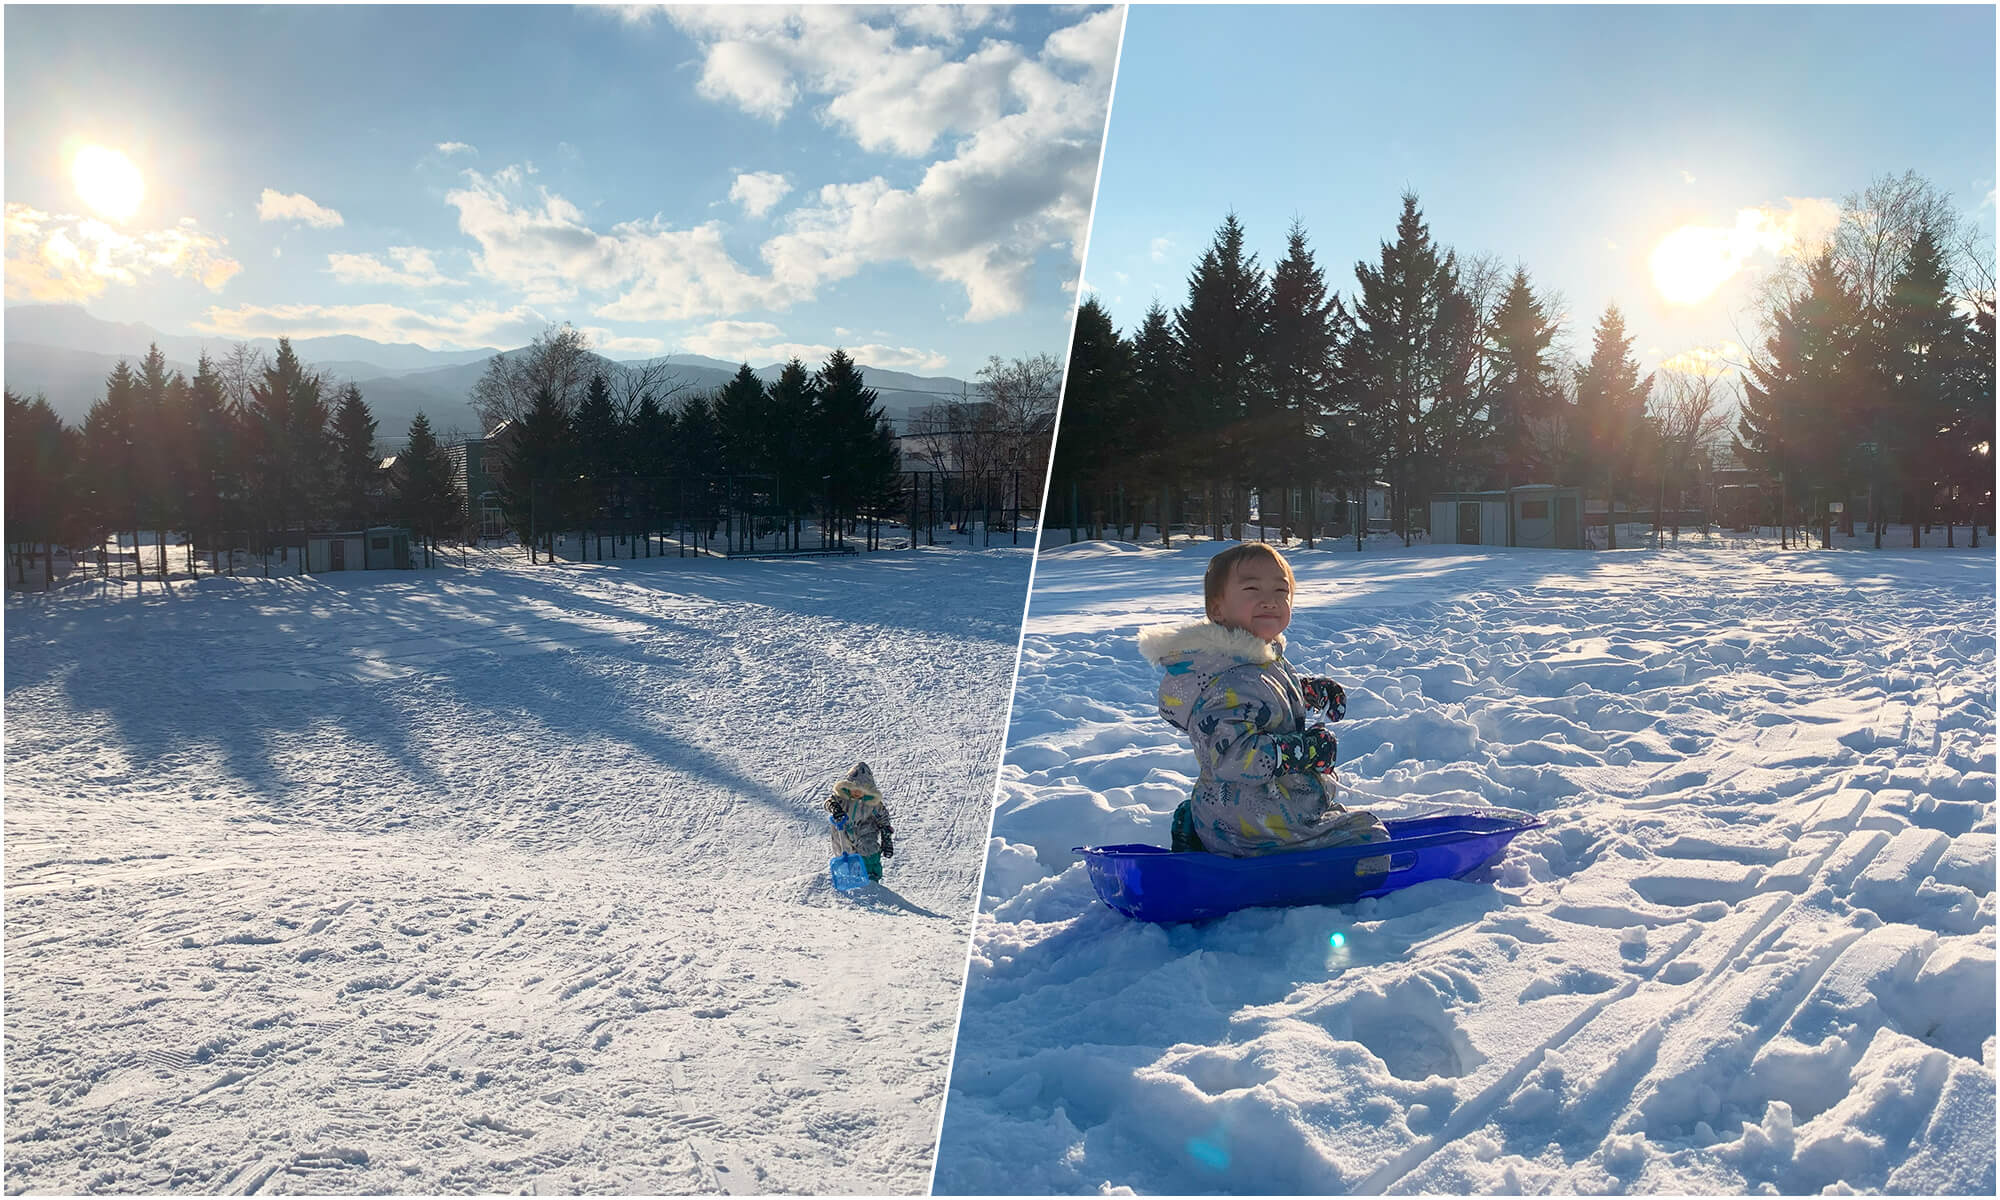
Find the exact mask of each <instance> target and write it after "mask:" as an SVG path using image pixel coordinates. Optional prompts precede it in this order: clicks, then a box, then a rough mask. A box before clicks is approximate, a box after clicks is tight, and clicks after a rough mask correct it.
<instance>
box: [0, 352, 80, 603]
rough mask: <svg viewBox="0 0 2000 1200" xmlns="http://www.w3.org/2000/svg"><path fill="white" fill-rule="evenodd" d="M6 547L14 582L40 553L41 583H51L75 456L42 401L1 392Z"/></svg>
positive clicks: (67, 519) (66, 520) (67, 516)
mask: <svg viewBox="0 0 2000 1200" xmlns="http://www.w3.org/2000/svg"><path fill="white" fill-rule="evenodd" d="M6 429H7V436H6V439H5V440H6V460H7V532H6V537H7V543H8V545H9V546H11V547H12V548H13V552H14V554H13V557H14V568H15V574H14V578H15V580H16V582H18V583H22V584H25V583H26V582H27V564H28V561H29V558H30V556H31V555H32V554H33V553H34V550H35V547H36V546H37V545H39V546H40V547H41V550H42V567H43V575H42V579H43V581H44V582H45V583H47V582H52V581H53V580H54V571H55V548H54V547H55V543H56V541H57V539H58V538H59V537H60V536H61V534H60V531H61V530H62V529H63V528H64V527H65V526H67V525H73V524H74V523H75V522H74V517H73V516H72V515H71V510H72V509H73V507H74V506H75V503H76V498H75V495H74V492H73V488H74V483H75V480H74V473H73V469H72V468H73V463H74V457H73V455H72V454H71V453H70V449H71V441H72V437H71V433H70V431H69V430H68V429H67V428H65V427H64V425H63V422H62V418H61V417H59V416H57V415H56V411H55V410H54V409H53V408H51V407H49V402H48V400H47V399H46V398H45V397H42V396H40V395H37V396H35V397H34V398H33V399H32V400H28V399H23V398H22V397H20V396H16V395H15V394H14V393H13V391H12V390H8V391H7V392H6Z"/></svg>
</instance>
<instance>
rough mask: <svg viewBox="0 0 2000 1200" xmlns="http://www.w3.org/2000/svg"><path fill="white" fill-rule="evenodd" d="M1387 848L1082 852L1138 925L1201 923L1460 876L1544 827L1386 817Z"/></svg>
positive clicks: (1506, 817) (1476, 815)
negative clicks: (1247, 853)
mask: <svg viewBox="0 0 2000 1200" xmlns="http://www.w3.org/2000/svg"><path fill="white" fill-rule="evenodd" d="M1382 823H1383V825H1385V826H1387V828H1388V830H1389V840H1388V841H1386V842H1370V843H1368V844H1367V845H1362V846H1340V847H1336V848H1335V849H1332V850H1300V851H1297V852H1294V853H1289V854H1267V855H1262V856H1260V857H1256V858H1227V857H1224V856H1223V855H1220V854H1176V853H1174V852H1173V851H1171V850H1163V849H1161V848H1160V847H1158V846H1078V847H1076V852H1077V853H1078V854H1081V855H1082V856H1083V858H1084V861H1085V862H1086V863H1088V864H1089V867H1090V883H1091V886H1093V887H1095V888H1096V889H1097V894H1098V895H1099V896H1100V897H1102V898H1103V900H1104V902H1105V903H1106V904H1109V905H1110V906H1111V907H1113V908H1115V909H1117V910H1118V911H1119V912H1122V913H1124V914H1125V915H1126V916H1128V917H1135V918H1137V919H1138V920H1141V921H1201V920H1205V919H1207V918H1209V917H1219V916H1221V915H1223V914H1224V913H1231V912H1235V911H1236V910H1237V909H1239V908H1259V907H1272V908H1282V907H1286V906H1290V905H1298V904H1346V903H1348V902H1349V901H1353V900H1362V899H1365V898H1367V897H1369V896H1380V895H1383V894H1385V893H1388V892H1393V891H1395V890H1397V889H1398V888H1406V887H1409V886H1410V885H1411V884H1413V883H1422V882H1424V881H1425V880H1427V879H1456V878H1457V877H1459V876H1460V875H1464V874H1467V873H1469V872H1471V871H1475V870H1477V869H1479V868H1480V867H1482V866H1484V865H1486V864H1487V863H1489V862H1492V861H1493V860H1495V859H1497V858H1499V857H1500V855H1501V853H1502V852H1503V851H1505V850H1506V848H1507V843H1508V841H1509V840H1511V839H1512V838H1513V837H1514V835H1515V834H1517V833H1522V832H1525V831H1526V830H1530V829H1539V828H1541V826H1542V822H1541V821H1539V820H1537V819H1536V818H1535V817H1533V816H1532V815H1530V814H1528V813H1524V812H1516V811H1514V810H1513V809H1508V808H1476V809H1471V810H1469V811H1464V812H1455V813H1451V814H1448V815H1445V816H1435V817H1412V818H1408V819H1404V820H1394V821H1384V822H1382Z"/></svg>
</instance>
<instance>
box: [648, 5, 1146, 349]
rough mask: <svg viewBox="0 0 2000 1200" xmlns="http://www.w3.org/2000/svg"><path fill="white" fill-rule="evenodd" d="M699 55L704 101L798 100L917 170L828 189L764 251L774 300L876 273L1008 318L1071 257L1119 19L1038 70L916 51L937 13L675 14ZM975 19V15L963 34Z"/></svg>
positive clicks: (1056, 51) (1108, 19)
mask: <svg viewBox="0 0 2000 1200" xmlns="http://www.w3.org/2000/svg"><path fill="white" fill-rule="evenodd" d="M668 16H669V18H670V19H671V20H672V21H673V22H674V23H675V24H676V25H677V26H679V27H680V28H681V29H682V30H683V31H685V32H687V33H688V34H690V35H691V36H693V37H694V38H695V39H696V41H697V42H700V43H701V44H702V45H703V47H704V73H703V85H702V86H703V94H704V95H708V96H711V97H712V98H715V99H718V100H723V101H726V102H733V103H735V104H736V105H737V106H738V107H740V108H742V109H743V110H744V111H746V112H749V113H752V114H755V115H760V116H766V117H773V118H775V117H777V116H781V115H782V114H783V113H784V112H785V111H787V110H788V109H789V108H790V107H791V106H792V105H793V104H794V103H795V102H796V101H797V100H798V99H799V98H800V97H801V96H802V95H805V94H808V93H810V94H811V95H814V96H817V97H824V98H825V103H824V106H823V107H822V108H821V109H820V111H819V115H820V117H821V119H822V120H823V121H825V122H827V123H828V124H830V125H833V126H834V127H835V128H837V129H841V130H843V131H845V132H846V133H847V134H848V135H849V136H850V137H852V138H853V139H854V140H855V142H856V143H857V144H858V145H860V146H861V147H862V148H863V149H866V150H872V151H879V152H885V153H894V154H899V155H903V156H912V157H913V156H919V155H924V154H928V153H930V151H931V149H932V147H933V146H934V145H935V144H936V143H937V142H938V141H939V140H940V139H943V138H946V137H955V138H956V139H957V141H956V144H955V145H954V147H953V150H952V156H951V157H948V158H943V159H939V160H937V161H933V162H932V163H930V165H929V166H928V167H927V168H926V169H925V171H924V173H923V176H922V179H921V181H920V182H919V183H918V184H917V185H916V186H915V187H911V188H897V187H894V186H892V185H890V184H889V183H888V182H887V181H886V180H885V179H884V178H882V177H879V176H878V177H876V178H874V179H870V180H866V181H862V182H852V183H834V184H828V185H826V186H824V187H822V188H820V189H819V192H818V200H817V203H816V204H813V205H810V206H808V207H804V208H801V209H799V210H797V211H795V212H793V213H792V214H790V215H789V216H788V217H787V218H786V221H787V229H786V232H785V233H783V234H781V235H779V236H778V237H775V238H773V239H771V240H770V241H768V242H766V243H765V245H764V246H763V247H762V249H761V254H762V257H763V258H764V261H765V262H766V263H767V264H768V265H769V266H770V268H771V274H772V277H773V280H774V281H776V282H777V283H778V284H779V285H781V287H782V290H785V291H788V292H793V293H801V294H810V293H811V292H813V291H814V290H815V289H817V288H818V287H819V286H820V285H822V284H824V283H826V282H830V281H834V280H839V279H842V278H846V277H848V276H851V275H853V274H855V273H856V272H857V271H859V270H861V269H863V268H864V267H867V266H869V265H871V264H875V263H882V262H896V261H903V262H908V263H910V264H911V265H913V266H915V267H916V268H917V269H918V270H920V271H922V272H924V273H926V274H929V275H931V276H933V277H934V278H938V279H942V280H947V281H949V282H952V283H956V284H959V285H960V286H962V287H963V288H964V290H965V295H966V303H967V307H966V316H967V318H968V319H970V320H983V319H987V318H992V317H998V316H1004V315H1006V314H1009V313H1012V312H1016V311H1018V310H1019V309H1020V308H1021V307H1022V306H1023V305H1024V304H1025V303H1026V298H1027V297H1026V288H1027V278H1028V274H1029V271H1030V269H1031V267H1032V266H1033V264H1034V262H1035V260H1036V259H1037V257H1039V256H1040V255H1041V254H1042V253H1043V252H1044V251H1046V250H1047V249H1048V248H1050V247H1051V246H1068V247H1069V249H1070V251H1071V254H1072V256H1073V257H1080V255H1081V249H1082V247H1081V243H1082V239H1083V233H1084V230H1085V228H1086V225H1087V221H1088V218H1089V210H1090V197H1091V191H1092V185H1093V183H1094V182H1095V177H1096V170H1097V157H1098V155H1097V151H1098V144H1099V140H1100V138H1101V136H1102V133H1103V127H1104V111H1105V105H1106V102H1107V100H1108V97H1109V93H1110V78H1111V69H1112V65H1113V62H1114V60H1115V56H1116V51H1117V45H1118V36H1119V32H1120V29H1121V28H1122V22H1123V13H1122V10H1119V9H1105V10H1100V11H1097V12H1095V13H1091V14H1089V15H1087V16H1084V17H1082V18H1080V19H1079V20H1077V21H1076V22H1075V23H1073V24H1072V25H1070V26H1068V27H1066V28H1064V29H1060V30H1058V31H1056V32H1055V33H1053V34H1051V35H1050V36H1049V38H1048V39H1047V41H1046V42H1045V43H1044V45H1043V46H1042V48H1041V51H1040V53H1039V54H1038V55H1032V54H1031V53H1030V50H1029V48H1026V47H1023V46H1020V45H1017V44H1013V43H1009V42H1004V41H998V40H993V39H988V40H987V41H985V42H984V43H983V44H982V45H980V46H979V47H978V48H977V49H976V50H974V51H973V52H972V53H971V54H970V55H968V56H966V57H965V58H963V59H960V60H952V59H950V58H949V57H948V56H947V54H946V53H945V51H944V50H943V49H940V48H939V47H937V46H935V45H930V44H925V43H923V42H921V40H919V41H916V42H914V43H913V42H912V41H911V39H910V38H909V37H908V36H906V35H907V34H908V33H909V32H910V31H915V33H916V34H918V35H922V36H931V35H933V34H935V33H936V32H937V30H938V29H940V28H942V26H941V25H939V24H938V20H937V18H936V17H935V14H917V15H915V16H914V17H913V16H912V14H911V13H910V12H909V10H890V11H888V12H882V11H874V10H867V11H864V10H856V9H849V8H811V9H806V10H774V9H765V8H759V9H729V8H724V9H717V8H707V9H674V10H672V11H671V12H670V13H669V14H668ZM964 19H967V20H970V19H971V18H970V16H968V17H966V18H964Z"/></svg>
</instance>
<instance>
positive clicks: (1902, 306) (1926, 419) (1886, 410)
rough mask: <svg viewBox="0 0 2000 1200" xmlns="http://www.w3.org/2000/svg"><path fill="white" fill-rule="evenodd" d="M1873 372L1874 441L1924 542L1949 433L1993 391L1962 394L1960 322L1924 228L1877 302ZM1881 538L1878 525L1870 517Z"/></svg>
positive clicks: (1915, 536)
mask: <svg viewBox="0 0 2000 1200" xmlns="http://www.w3.org/2000/svg"><path fill="white" fill-rule="evenodd" d="M1880 328H1881V330H1882V333H1883V338H1882V344H1881V354H1882V361H1881V363H1880V373H1879V376H1878V377H1879V378H1882V379H1883V381H1884V382H1885V383H1886V384H1887V387H1886V389H1885V390H1886V395H1885V396H1884V397H1883V399H1884V400H1885V401H1886V403H1885V404H1884V405H1882V406H1880V407H1878V408H1877V409H1876V410H1875V412H1876V414H1877V415H1878V417H1879V420H1878V422H1877V423H1876V433H1877V440H1878V443H1881V444H1883V447H1884V451H1885V454H1884V457H1889V458H1893V460H1894V463H1895V470H1896V472H1897V474H1899V475H1900V476H1901V477H1902V479H1903V481H1904V486H1905V488H1906V490H1907V492H1908V494H1909V495H1910V497H1911V499H1912V501H1913V503H1911V504H1910V505H1909V506H1908V512H1909V518H1910V543H1911V545H1913V546H1921V545H1923V527H1924V522H1925V520H1926V519H1927V518H1928V516H1929V511H1930V508H1931V505H1932V503H1933V501H1934V498H1935V493H1936V491H1937V487H1938V485H1939V484H1940V483H1944V482H1945V481H1946V477H1947V476H1948V475H1950V474H1952V471H1951V468H1950V465H1949V463H1948V460H1949V459H1950V458H1951V457H1952V456H1953V455H1954V454H1955V453H1958V452H1960V451H1962V450H1963V449H1964V447H1963V445H1962V443H1960V444H1954V442H1953V441H1951V440H1949V434H1950V432H1951V431H1952V429H1953V427H1954V426H1955V425H1956V424H1957V423H1958V422H1959V420H1960V417H1961V413H1962V411H1963V409H1964V408H1965V407H1966V406H1967V404H1968V402H1971V403H1979V404H1983V405H1985V406H1986V407H1988V408H1991V407H1992V404H1993V396H1992V394H1991V393H1990V392H1989V393H1988V394H1986V395H1985V396H1983V397H1977V398H1974V397H1968V396H1966V395H1965V394H1964V392H1963V390H1962V388H1961V385H1960V381H1961V379H1962V375H1961V371H1960V367H1959V363H1960V360H1961V359H1962V358H1963V357H1964V356H1965V354H1966V353H1967V350H1966V337H1965V334H1966V328H1965V322H1964V319H1963V318H1961V317H1960V316H1959V315H1958V313H1957V311H1956V308H1955V306H1954V303H1953V299H1952V295H1951V280H1950V277H1949V275H1948V274H1947V272H1946V270H1945V266H1944V259H1943V255H1942V254H1941V253H1940V252H1939V248H1938V243H1937V239H1936V237H1934V236H1933V235H1932V233H1931V230H1930V227H1929V226H1925V227H1924V228H1922V229H1920V230H1919V231H1918V233H1917V237H1916V240H1915V241H1914V242H1912V243H1911V245H1910V251H1909V254H1908V255H1907V256H1906V257H1905V258H1904V260H1903V267H1902V269H1901V270H1900V271H1898V272H1897V273H1896V276H1895V278H1894V280H1893V281H1892V282H1891V284H1890V287H1889V293H1888V296H1887V297H1886V298H1885V300H1884V303H1883V311H1882V314H1881V324H1880ZM1876 544H1877V545H1880V544H1881V523H1880V522H1879V521H1878V522H1877V523H1876Z"/></svg>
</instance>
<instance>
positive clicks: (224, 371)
mask: <svg viewBox="0 0 2000 1200" xmlns="http://www.w3.org/2000/svg"><path fill="white" fill-rule="evenodd" d="M270 365H271V360H270V359H269V358H268V357H267V356H266V355H265V354H264V352H263V351H262V350H259V349H258V348H257V347H255V346H252V345H251V344H250V343H249V342H237V343H236V344H235V345H233V346H231V347H230V348H229V349H228V351H227V352H226V353H224V354H223V356H222V358H221V359H220V360H218V361H217V362H216V364H215V374H216V377H217V378H218V379H220V380H221V381H222V403H223V405H224V406H225V407H227V408H228V409H229V413H230V415H231V416H234V417H238V418H240V417H242V416H243V415H244V414H245V413H247V412H249V411H250V391H251V389H252V388H253V387H255V386H256V385H257V384H259V383H262V382H263V381H264V371H265V369H266V368H268V367H269V366H270Z"/></svg>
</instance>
